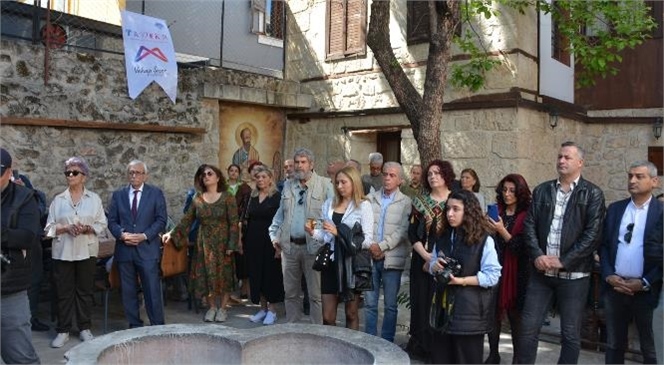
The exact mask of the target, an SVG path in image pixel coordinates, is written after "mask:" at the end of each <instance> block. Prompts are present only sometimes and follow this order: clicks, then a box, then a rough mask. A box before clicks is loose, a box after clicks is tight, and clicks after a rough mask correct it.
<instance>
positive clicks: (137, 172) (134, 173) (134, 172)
mask: <svg viewBox="0 0 664 365" xmlns="http://www.w3.org/2000/svg"><path fill="white" fill-rule="evenodd" d="M143 174H145V172H143V171H129V172H127V175H131V176H134V175H143Z"/></svg>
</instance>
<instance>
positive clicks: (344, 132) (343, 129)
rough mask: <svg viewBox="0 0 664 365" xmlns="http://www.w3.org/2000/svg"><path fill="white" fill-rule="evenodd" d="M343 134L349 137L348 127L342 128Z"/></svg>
mask: <svg viewBox="0 0 664 365" xmlns="http://www.w3.org/2000/svg"><path fill="white" fill-rule="evenodd" d="M341 133H343V134H344V135H345V136H348V127H346V126H343V127H341Z"/></svg>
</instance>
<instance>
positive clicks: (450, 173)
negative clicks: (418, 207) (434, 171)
mask: <svg viewBox="0 0 664 365" xmlns="http://www.w3.org/2000/svg"><path fill="white" fill-rule="evenodd" d="M433 166H438V168H439V169H440V176H442V177H443V180H445V185H447V187H448V188H449V189H450V190H451V189H452V184H453V183H454V179H455V178H456V174H454V167H452V164H451V163H449V161H443V160H438V159H436V160H433V161H431V162H430V163H429V165H427V168H426V169H424V171H422V185H424V188H425V189H426V190H427V191H431V185H429V179H428V178H427V176H429V170H431V168H432V167H433Z"/></svg>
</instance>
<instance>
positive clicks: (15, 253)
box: [0, 183, 41, 295]
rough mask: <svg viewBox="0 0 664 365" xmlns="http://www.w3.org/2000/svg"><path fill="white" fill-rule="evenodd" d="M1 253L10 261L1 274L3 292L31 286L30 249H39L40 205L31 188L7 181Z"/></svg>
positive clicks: (5, 293) (3, 209) (3, 194)
mask: <svg viewBox="0 0 664 365" xmlns="http://www.w3.org/2000/svg"><path fill="white" fill-rule="evenodd" d="M0 218H1V220H2V230H1V231H0V236H2V254H3V255H5V256H6V257H7V258H8V259H9V260H10V261H11V264H9V265H3V266H5V267H6V270H5V271H4V272H3V273H2V276H1V285H2V290H1V292H2V295H7V294H13V293H17V292H20V291H23V290H27V289H28V288H29V287H30V281H31V280H32V271H31V269H30V265H31V257H32V255H31V250H36V249H39V248H40V237H41V228H40V222H39V205H38V203H37V199H35V195H34V191H33V190H32V189H29V188H26V187H23V186H20V185H16V184H14V183H9V185H8V186H7V188H5V190H4V191H3V192H2V216H1V217H0Z"/></svg>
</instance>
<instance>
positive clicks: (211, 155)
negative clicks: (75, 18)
mask: <svg viewBox="0 0 664 365" xmlns="http://www.w3.org/2000/svg"><path fill="white" fill-rule="evenodd" d="M1 45H2V50H1V51H0V75H2V82H1V83H0V88H1V100H0V116H1V117H8V116H12V117H23V118H30V119H33V120H34V121H35V122H37V123H39V121H40V120H43V119H60V120H71V121H88V122H100V123H113V124H114V125H116V126H117V125H127V128H130V127H131V126H135V125H151V124H153V125H159V126H170V127H194V128H203V129H204V130H205V133H203V134H187V133H170V132H168V133H164V132H154V131H152V132H136V131H131V130H129V129H127V130H107V129H86V128H80V127H79V128H73V127H71V128H65V127H62V128H61V127H46V126H41V125H37V126H19V125H7V124H6V123H3V125H2V132H1V133H0V143H1V144H2V146H3V147H4V148H7V149H8V150H9V151H10V152H11V153H12V155H13V156H14V158H15V160H16V163H17V165H18V168H19V169H20V171H21V172H22V173H25V174H26V175H28V177H29V178H30V179H31V180H32V183H33V184H34V186H35V187H37V188H38V189H41V190H43V191H44V192H45V193H46V195H47V197H48V199H49V201H50V199H51V198H52V197H53V196H54V195H55V194H57V193H59V192H61V191H63V190H64V189H65V188H66V180H65V177H64V176H63V175H62V172H63V162H64V161H65V160H66V159H67V158H68V157H71V156H82V157H84V158H85V159H86V160H87V161H88V163H89V164H90V169H91V174H90V176H89V178H88V181H87V184H86V186H87V187H88V188H89V189H91V190H93V191H95V192H96V193H98V194H99V195H100V196H101V197H102V199H103V201H104V202H107V201H108V199H109V198H110V194H111V192H112V191H113V190H115V189H117V188H118V187H119V186H121V185H123V184H125V183H126V176H125V173H124V171H125V168H126V165H127V163H128V162H129V161H131V160H133V159H141V160H143V161H145V162H146V163H147V165H148V168H149V170H150V177H149V183H152V184H154V185H157V186H159V187H161V188H162V189H163V190H164V193H165V194H166V197H167V203H168V208H169V214H170V215H171V216H173V217H174V218H176V219H178V218H179V217H180V216H181V215H182V213H181V212H182V206H183V202H184V198H185V192H186V190H187V189H188V188H189V187H190V186H191V185H192V180H193V174H194V172H195V171H196V168H197V167H198V166H199V165H200V164H202V163H212V164H219V161H218V152H219V143H220V142H219V123H220V121H219V103H220V102H224V101H226V100H228V101H233V102H245V103H252V104H257V103H263V104H265V105H270V106H276V107H283V106H289V107H294V106H297V105H296V104H297V103H299V104H300V105H305V106H306V105H308V104H307V103H306V95H302V94H301V93H300V88H299V84H298V83H296V82H286V81H283V80H278V79H274V78H271V77H267V76H261V75H255V74H248V73H244V72H237V71H229V70H222V69H213V68H206V69H182V68H181V69H180V70H179V81H178V98H177V101H176V103H175V104H173V103H171V102H170V100H169V99H168V97H167V96H166V94H165V93H164V92H163V91H162V90H161V89H160V88H159V87H158V86H156V85H155V84H153V85H151V86H149V87H148V88H147V89H145V91H143V93H142V94H141V95H140V96H139V97H138V98H136V99H135V100H131V99H129V97H128V96H127V85H126V77H125V69H124V58H123V56H122V55H113V54H108V53H97V54H96V55H89V54H82V53H75V52H67V51H64V50H54V51H52V52H51V56H50V57H51V61H50V79H49V83H48V85H46V86H44V79H43V75H44V74H43V64H44V53H43V51H44V48H43V47H42V46H32V45H30V44H27V43H17V42H11V41H6V40H3V41H2V42H1ZM258 94H260V95H259V96H261V95H262V96H263V98H260V97H258V96H257V95H258ZM270 96H272V97H271V100H267V98H268V97H270ZM263 99H265V100H263ZM292 100H295V101H292ZM303 100H304V101H303ZM225 163H226V162H224V164H225Z"/></svg>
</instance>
